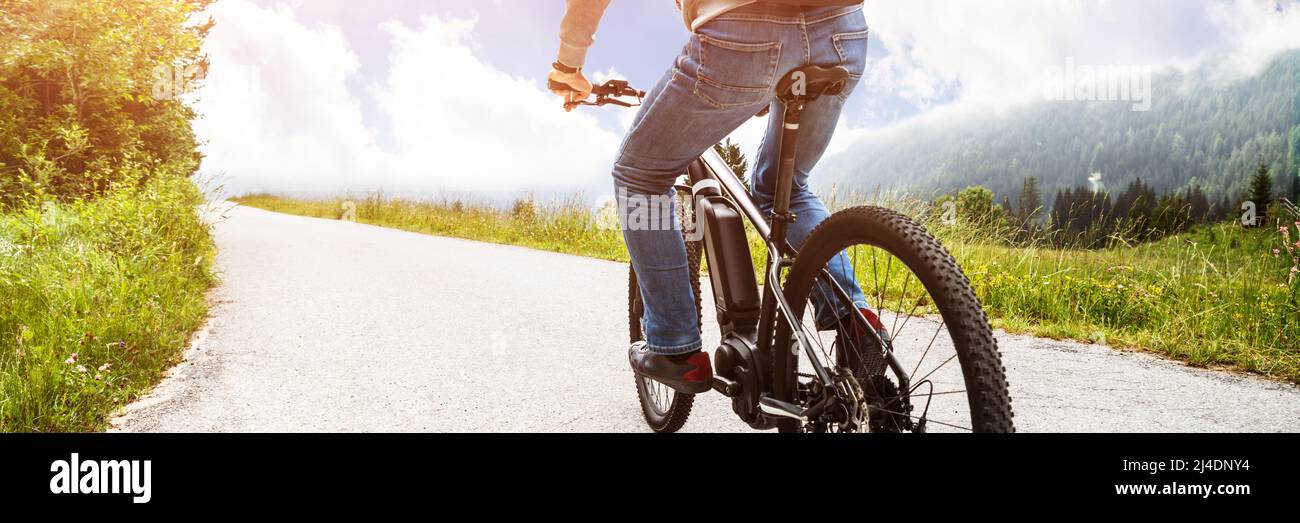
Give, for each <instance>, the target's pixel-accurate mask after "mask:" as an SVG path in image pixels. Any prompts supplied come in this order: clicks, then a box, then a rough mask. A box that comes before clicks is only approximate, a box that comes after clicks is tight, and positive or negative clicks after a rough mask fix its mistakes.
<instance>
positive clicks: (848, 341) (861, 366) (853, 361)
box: [836, 309, 890, 380]
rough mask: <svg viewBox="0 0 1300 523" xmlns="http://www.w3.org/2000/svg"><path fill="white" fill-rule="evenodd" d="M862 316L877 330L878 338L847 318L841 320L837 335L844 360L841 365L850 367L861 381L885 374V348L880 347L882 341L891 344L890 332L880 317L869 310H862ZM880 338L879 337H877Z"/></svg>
mask: <svg viewBox="0 0 1300 523" xmlns="http://www.w3.org/2000/svg"><path fill="white" fill-rule="evenodd" d="M860 310H861V311H862V315H863V316H864V317H866V318H867V323H869V324H871V327H872V329H875V331H876V336H872V335H870V334H868V333H867V332H866V331H865V330H863V329H862V327H860V326H858V324H857V322H855V321H853V320H851V319H849V318H848V317H845V318H844V319H843V320H840V323H839V325H840V327H839V333H837V334H836V341H837V343H838V344H839V348H840V351H841V353H842V354H843V355H844V359H842V360H840V364H841V365H844V366H846V367H848V368H849V369H850V370H852V371H853V374H854V376H856V377H857V378H858V379H859V380H864V379H871V378H874V377H876V376H882V375H884V374H885V367H886V365H887V363H886V362H885V347H882V346H881V345H880V341H881V340H883V341H884V342H885V343H889V342H890V340H889V331H887V330H885V325H884V324H883V323H881V322H880V317H879V316H876V313H874V312H871V311H870V310H869V309H860ZM877 336H878V337H877Z"/></svg>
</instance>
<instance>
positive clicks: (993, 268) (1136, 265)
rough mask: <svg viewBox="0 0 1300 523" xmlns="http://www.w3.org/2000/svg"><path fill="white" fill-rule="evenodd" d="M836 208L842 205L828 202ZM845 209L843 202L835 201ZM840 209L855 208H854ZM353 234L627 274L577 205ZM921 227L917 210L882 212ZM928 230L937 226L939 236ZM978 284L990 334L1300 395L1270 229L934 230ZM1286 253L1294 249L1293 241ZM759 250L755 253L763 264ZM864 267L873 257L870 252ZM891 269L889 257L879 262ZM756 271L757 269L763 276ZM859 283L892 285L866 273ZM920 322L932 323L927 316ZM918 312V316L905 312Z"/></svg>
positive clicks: (448, 205)
mask: <svg viewBox="0 0 1300 523" xmlns="http://www.w3.org/2000/svg"><path fill="white" fill-rule="evenodd" d="M831 200H832V203H831V205H832V207H834V206H836V205H837V202H835V201H834V200H835V198H834V196H832V198H831ZM841 200H843V198H841ZM850 200H853V201H849V202H838V203H840V204H857V203H860V202H861V199H855V198H850ZM236 201H238V202H239V203H241V204H244V205H248V206H252V207H258V208H262V209H267V210H271V211H278V212H284V213H291V214H299V215H306V216H315V217H321V218H330V219H338V218H340V217H342V216H343V214H344V206H343V204H344V202H345V201H349V200H347V199H344V198H336V199H317V200H299V199H288V198H282V197H277V196H273V195H253V196H247V197H243V198H239V199H237V200H236ZM355 201H356V203H357V207H356V213H355V217H356V219H357V221H360V222H364V223H370V224H375V225H380V226H385V227H393V228H399V229H405V230H410V231H416V232H423V233H429V234H437V235H442V236H451V237H458V238H468V239H474V240H481V241H489V242H496V243H503V244H512V245H523V246H527V247H533V248H538V249H544V250H549V251H555V252H563V253H569V254H577V255H583V256H590V257H596V258H602V259H608V260H618V261H626V259H627V253H626V250H625V249H624V246H623V242H622V239H621V238H620V236H619V234H618V232H617V230H616V229H615V228H611V227H600V226H598V225H600V224H608V223H609V220H610V219H611V218H610V216H608V213H604V214H599V213H592V212H591V211H590V210H588V209H587V208H585V207H583V206H581V205H578V204H576V203H575V202H576V200H575V201H570V202H561V203H558V204H555V205H547V206H543V205H538V204H536V203H534V202H532V201H531V200H521V201H519V202H517V203H516V204H515V205H514V206H513V208H511V209H508V210H507V209H497V208H494V207H490V206H485V205H468V204H464V203H460V202H455V201H440V202H414V201H406V200H400V199H384V198H382V197H379V196H369V197H366V198H362V199H358V200H355ZM880 203H882V204H883V205H886V206H889V207H892V208H896V209H900V210H902V211H904V212H906V213H908V214H910V215H913V216H924V215H925V214H926V213H924V212H921V207H920V206H919V205H917V203H916V202H914V201H909V200H907V199H906V198H899V199H896V201H888V202H880ZM931 225H934V224H931ZM932 230H933V231H934V232H935V234H936V235H937V236H938V237H939V238H940V239H941V241H943V242H944V244H945V245H946V246H947V247H948V248H949V250H950V251H951V252H952V253H953V255H954V257H956V258H957V261H958V262H959V263H960V264H961V266H962V267H963V269H964V271H965V272H966V274H967V276H968V277H969V278H970V280H971V282H972V285H973V286H974V288H975V290H976V293H977V294H978V295H979V298H980V300H981V301H982V303H983V304H984V307H985V309H986V310H987V311H988V313H989V316H990V318H991V320H992V322H993V324H994V325H995V326H997V327H999V328H1003V329H1006V330H1008V331H1011V332H1017V333H1025V334H1033V335H1037V336H1043V337H1050V338H1056V339H1072V340H1079V341H1085V342H1101V343H1106V344H1108V345H1111V346H1115V347H1124V348H1136V349H1143V350H1148V351H1152V352H1155V353H1159V354H1163V355H1166V356H1168V357H1171V358H1175V359H1179V360H1182V361H1185V362H1188V363H1190V364H1192V365H1197V366H1206V367H1227V368H1233V369H1239V370H1245V371H1250V372H1255V373H1259V374H1262V375H1265V376H1270V377H1275V378H1281V379H1285V380H1289V381H1293V382H1300V306H1298V305H1297V302H1298V301H1300V278H1296V279H1294V280H1293V281H1290V282H1288V272H1289V270H1290V267H1292V265H1293V263H1294V262H1293V261H1292V260H1291V259H1289V258H1288V256H1287V251H1285V250H1282V254H1281V255H1280V256H1275V255H1274V254H1273V252H1272V251H1273V249H1275V248H1279V249H1280V248H1281V247H1282V245H1283V240H1282V235H1281V234H1280V233H1279V232H1278V230H1277V229H1276V228H1275V227H1264V228H1260V229H1253V230H1245V229H1242V228H1241V227H1238V226H1235V225H1230V224H1225V225H1216V226H1208V227H1201V228H1198V229H1196V230H1194V231H1192V232H1190V233H1187V234H1183V235H1180V236H1176V237H1171V238H1167V239H1165V240H1162V241H1159V242H1153V243H1149V244H1143V245H1140V246H1135V247H1120V248H1112V249H1106V250H1079V249H1052V248H1012V247H1006V246H1004V245H1003V244H1002V243H1001V242H998V241H996V238H999V237H1002V236H1001V233H1000V232H999V231H986V230H969V229H964V228H961V227H944V226H934V227H932ZM1292 234H1293V235H1292V236H1291V241H1295V239H1296V238H1300V231H1298V232H1293V233H1292ZM760 245H761V243H759V242H758V241H757V238H751V249H753V250H754V252H761V251H760V250H759V249H760V248H761V247H760ZM859 256H863V257H866V256H870V253H869V252H867V251H863V252H860V253H859ZM882 260H883V258H882ZM758 263H761V260H758V261H756V265H757V264H758ZM858 268H859V271H860V274H859V277H860V281H862V282H864V287H867V292H868V293H869V294H875V289H873V288H872V284H871V283H866V282H874V281H880V279H882V278H883V277H884V269H883V268H882V267H877V269H876V270H877V273H876V274H874V275H873V274H870V272H871V264H870V263H863V262H860V263H859V264H858ZM892 272H895V273H897V274H894V275H893V277H892V278H890V279H889V281H890V284H889V286H888V287H889V288H887V289H880V292H879V294H881V295H883V296H884V297H885V298H884V299H885V300H886V302H885V303H886V304H894V303H904V304H909V305H910V304H914V303H917V301H918V298H919V295H918V287H919V286H917V285H915V282H913V284H912V285H911V287H910V288H909V289H908V291H907V293H908V295H907V296H903V295H902V294H903V292H904V289H903V282H904V280H905V278H904V277H903V274H902V271H901V268H900V267H898V266H897V265H895V266H893V268H892ZM922 305H923V306H922V307H921V309H920V312H927V311H926V310H925V308H924V305H925V304H924V303H922ZM909 308H910V307H909Z"/></svg>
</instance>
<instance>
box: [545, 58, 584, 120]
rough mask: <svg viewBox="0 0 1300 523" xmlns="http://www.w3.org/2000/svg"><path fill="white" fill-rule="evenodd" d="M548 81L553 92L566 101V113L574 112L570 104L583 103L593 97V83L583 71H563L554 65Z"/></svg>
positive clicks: (547, 76)
mask: <svg viewBox="0 0 1300 523" xmlns="http://www.w3.org/2000/svg"><path fill="white" fill-rule="evenodd" d="M546 79H547V86H548V87H549V88H550V90H551V92H552V93H555V95H556V96H559V97H560V98H563V99H564V104H565V110H566V111H571V110H573V107H572V106H571V105H570V104H573V103H576V102H581V101H583V100H586V99H587V97H589V96H591V89H592V87H591V82H590V81H588V80H587V77H586V76H584V75H583V74H582V69H571V70H569V71H562V70H560V69H559V68H557V67H556V65H555V64H552V65H551V72H550V74H548V75H546Z"/></svg>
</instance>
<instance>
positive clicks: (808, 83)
mask: <svg viewBox="0 0 1300 523" xmlns="http://www.w3.org/2000/svg"><path fill="white" fill-rule="evenodd" d="M848 85H849V70H848V69H845V68H844V67H842V66H838V65H836V66H832V67H822V66H820V65H805V66H803V67H800V68H798V69H795V70H793V71H790V73H789V74H787V75H785V77H783V78H781V81H780V82H779V83H777V84H776V93H777V97H778V98H780V99H781V101H782V102H787V103H788V102H792V101H796V100H799V101H804V102H809V101H812V100H816V99H817V98H818V97H820V96H822V95H828V94H829V95H837V94H840V93H842V92H844V88H845V87H846V86H848ZM796 88H798V90H800V91H802V92H799V93H796V92H795V90H796Z"/></svg>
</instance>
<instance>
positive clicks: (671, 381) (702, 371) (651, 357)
mask: <svg viewBox="0 0 1300 523" xmlns="http://www.w3.org/2000/svg"><path fill="white" fill-rule="evenodd" d="M627 359H628V361H629V362H631V363H632V370H634V371H636V373H637V374H639V375H641V376H644V377H647V378H650V379H652V380H655V381H657V382H659V383H663V384H664V385H667V386H668V387H669V388H671V389H673V390H675V391H677V392H680V393H682V394H703V393H705V392H708V391H709V390H710V389H712V388H713V365H712V364H711V363H710V362H709V355H708V354H706V353H704V352H695V353H692V354H683V355H681V356H663V355H660V354H655V353H653V352H650V349H649V348H648V347H647V346H646V342H644V341H638V342H636V343H633V344H632V347H631V348H630V349H628V351H627Z"/></svg>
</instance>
